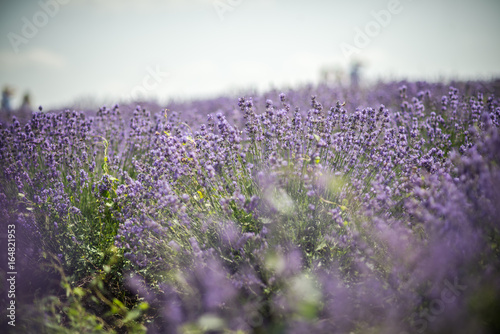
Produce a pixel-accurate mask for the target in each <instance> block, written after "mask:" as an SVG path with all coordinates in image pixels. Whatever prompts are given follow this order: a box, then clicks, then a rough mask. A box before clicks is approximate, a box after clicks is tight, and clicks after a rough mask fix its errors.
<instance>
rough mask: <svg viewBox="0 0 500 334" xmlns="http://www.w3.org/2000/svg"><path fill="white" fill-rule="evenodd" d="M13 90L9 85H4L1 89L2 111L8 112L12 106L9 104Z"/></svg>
mask: <svg viewBox="0 0 500 334" xmlns="http://www.w3.org/2000/svg"><path fill="white" fill-rule="evenodd" d="M13 93H14V92H13V90H12V89H11V88H10V87H9V86H5V87H4V88H3V90H2V111H3V112H7V113H9V114H10V112H11V111H12V107H11V105H10V98H11V96H12V94H13Z"/></svg>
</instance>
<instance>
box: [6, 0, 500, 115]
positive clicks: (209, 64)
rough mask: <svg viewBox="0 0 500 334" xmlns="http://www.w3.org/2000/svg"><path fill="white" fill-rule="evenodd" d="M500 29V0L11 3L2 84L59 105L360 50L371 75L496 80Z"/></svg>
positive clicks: (260, 76) (322, 62)
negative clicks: (80, 99)
mask: <svg viewBox="0 0 500 334" xmlns="http://www.w3.org/2000/svg"><path fill="white" fill-rule="evenodd" d="M374 13H375V14H374ZM388 14H389V15H388ZM377 17H378V18H377ZM499 33H500V1H498V0H413V1H412V0H400V1H397V0H381V1H378V0H377V1H375V0H366V1H362V0H354V1H347V0H342V1H340V0H329V1H327V0H321V1H320V0H295V1H293V0H164V1H161V0H141V1H132V0H41V1H32V0H27V1H26V0H23V1H19V0H10V1H6V0H0V35H1V36H0V85H1V86H2V87H3V86H4V85H6V84H8V85H10V86H12V87H13V88H15V90H16V95H15V97H16V99H15V100H14V105H17V104H18V103H19V101H20V98H21V96H22V94H23V93H24V92H25V91H29V92H30V93H31V94H32V97H33V102H34V104H35V105H38V104H42V105H44V106H46V107H57V106H62V105H64V104H67V103H70V102H71V101H74V100H75V99H78V98H81V97H86V96H91V97H94V98H97V99H102V100H120V99H124V98H129V97H130V96H132V97H134V96H136V97H139V96H141V94H146V95H147V96H149V97H157V98H159V99H160V100H166V99H168V98H171V97H199V96H210V95H215V94H221V93H224V92H232V91H234V89H237V88H247V87H255V88H259V89H265V88H268V87H270V86H278V87H285V86H290V85H296V84H298V83H303V82H317V81H318V79H319V77H320V76H319V73H320V69H321V68H322V67H325V66H326V67H332V68H333V67H336V68H339V69H344V70H345V71H348V64H349V63H350V61H352V59H359V60H361V61H362V62H363V63H364V65H365V66H364V69H363V75H364V77H365V78H368V79H374V78H378V77H383V78H409V79H427V80H436V79H438V78H439V77H445V78H457V77H459V78H471V79H472V78H491V77H499V76H500V42H499V41H500V38H499Z"/></svg>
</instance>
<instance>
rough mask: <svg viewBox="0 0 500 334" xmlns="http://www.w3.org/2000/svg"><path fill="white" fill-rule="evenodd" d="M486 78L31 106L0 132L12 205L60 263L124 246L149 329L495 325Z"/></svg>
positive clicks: (497, 162)
mask: <svg viewBox="0 0 500 334" xmlns="http://www.w3.org/2000/svg"><path fill="white" fill-rule="evenodd" d="M484 88H485V86H484V85H480V84H479V83H471V82H469V83H453V84H452V86H451V87H449V86H445V85H442V84H428V83H423V82H417V83H412V82H403V83H389V84H383V83H380V84H378V85H376V86H375V87H373V88H372V89H371V90H367V91H363V90H355V89H348V88H342V87H340V88H335V89H334V88H331V87H328V86H316V87H308V86H307V87H303V88H301V89H298V90H291V91H289V92H287V93H282V92H275V91H272V92H268V93H264V94H262V95H259V94H256V95H254V96H253V97H241V98H239V99H238V100H237V101H236V100H235V101H234V105H232V103H233V102H230V101H229V100H228V99H226V98H221V99H214V100H209V101H194V102H189V103H185V104H182V103H177V104H174V103H173V104H172V106H170V107H169V109H164V110H162V111H161V112H159V113H157V114H155V115H152V114H151V113H150V112H149V111H148V110H146V109H144V108H141V107H140V106H137V107H136V108H135V109H133V111H130V112H129V113H126V114H122V113H121V112H120V108H119V107H118V106H114V107H113V108H112V109H108V108H106V107H103V108H100V109H99V111H98V112H97V115H96V116H95V117H91V116H88V115H87V114H86V113H83V112H75V111H73V112H72V111H65V112H61V113H58V114H52V113H36V114H34V115H33V118H32V119H31V120H30V121H29V122H27V123H26V124H25V125H21V124H20V123H19V122H18V121H17V120H16V119H14V121H13V122H12V123H11V124H10V125H8V126H7V127H5V128H3V129H1V130H0V158H1V159H0V161H1V162H0V164H1V165H2V176H1V179H0V181H1V185H2V190H1V192H0V196H2V197H4V198H9V200H11V201H12V200H14V199H15V201H17V202H16V203H21V204H22V206H23V207H25V208H28V209H29V212H31V215H28V216H29V217H31V218H30V219H31V220H29V221H30V223H29V224H28V223H26V224H25V225H26V229H27V230H30V231H32V235H37V236H38V237H37V240H38V241H37V243H36V245H37V246H38V247H39V248H40V249H42V250H44V251H50V252H53V253H54V254H62V256H63V257H66V258H67V261H68V267H67V270H72V271H76V272H78V269H77V268H79V266H81V260H78V259H79V258H81V257H82V254H83V255H84V256H83V257H84V258H85V259H86V261H87V262H89V261H90V262H92V263H94V265H97V266H100V265H102V263H103V262H102V261H104V260H103V259H104V257H105V255H99V254H105V253H106V251H107V250H108V249H109V247H113V246H114V247H117V248H118V249H119V250H120V252H121V254H123V259H124V261H123V265H122V267H121V268H120V269H119V270H120V272H121V273H122V274H123V275H125V276H127V277H128V279H127V280H126V283H125V285H124V286H123V289H129V290H130V291H132V292H133V293H136V294H137V295H138V296H139V298H143V299H144V300H145V301H146V302H147V303H148V304H149V305H150V306H151V314H150V317H151V319H153V321H150V323H149V324H148V329H149V330H150V331H151V332H152V333H155V332H156V333H164V332H167V333H177V332H179V333H180V332H189V331H193V332H212V333H218V332H231V333H236V332H238V331H239V332H243V333H304V332H314V333H346V332H353V333H364V332H368V331H378V332H383V333H402V332H406V333H445V332H450V333H451V332H453V333H471V332H474V333H490V332H495V331H497V330H499V329H500V323H499V322H498V320H497V319H496V317H495V316H494V315H495V314H496V312H498V311H500V298H499V297H498V296H500V291H499V287H500V281H499V280H500V273H499V268H500V263H499V262H500V261H499V255H500V254H499V249H500V240H499V237H500V235H499V228H500V226H499V225H500V220H499V219H498V217H500V212H499V208H498V205H497V204H495V203H498V202H499V200H500V190H499V189H500V167H499V166H500V136H499V130H498V129H499V123H498V122H499V118H500V100H499V99H498V98H497V97H495V95H493V94H490V93H491V90H488V89H486V90H485V89H484ZM312 92H314V93H313V94H311V93H312ZM273 99H275V101H277V102H274V101H273ZM344 101H345V102H344ZM202 117H203V118H202ZM125 124H128V126H125ZM6 214H7V213H6ZM8 214H9V215H10V214H11V213H8ZM26 221H27V220H26ZM70 240H71V241H70ZM89 247H90V248H89ZM92 247H93V248H92ZM85 249H95V251H93V252H88V251H85ZM72 254H73V255H72ZM99 256H101V257H99ZM78 261H80V262H78ZM127 273H128V274H127Z"/></svg>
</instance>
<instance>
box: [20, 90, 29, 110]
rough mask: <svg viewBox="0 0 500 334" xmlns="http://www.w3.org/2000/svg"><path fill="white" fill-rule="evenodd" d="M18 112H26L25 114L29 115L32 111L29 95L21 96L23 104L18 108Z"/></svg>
mask: <svg viewBox="0 0 500 334" xmlns="http://www.w3.org/2000/svg"><path fill="white" fill-rule="evenodd" d="M19 111H21V112H26V113H29V112H31V111H32V109H31V96H30V93H25V94H24V95H23V102H22V103H21V107H19Z"/></svg>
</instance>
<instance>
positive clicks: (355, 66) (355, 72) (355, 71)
mask: <svg viewBox="0 0 500 334" xmlns="http://www.w3.org/2000/svg"><path fill="white" fill-rule="evenodd" d="M361 67H362V64H361V62H359V61H355V62H353V63H352V64H351V73H350V74H351V86H352V87H358V86H359V72H360V70H361Z"/></svg>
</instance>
